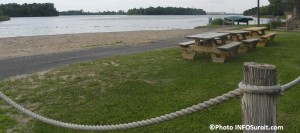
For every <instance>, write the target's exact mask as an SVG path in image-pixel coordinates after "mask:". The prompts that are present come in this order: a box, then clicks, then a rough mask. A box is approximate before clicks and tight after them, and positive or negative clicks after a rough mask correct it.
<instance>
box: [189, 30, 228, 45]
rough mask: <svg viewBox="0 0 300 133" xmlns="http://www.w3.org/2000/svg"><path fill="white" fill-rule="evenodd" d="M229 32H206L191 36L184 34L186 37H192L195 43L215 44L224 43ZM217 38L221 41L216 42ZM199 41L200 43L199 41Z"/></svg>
mask: <svg viewBox="0 0 300 133" xmlns="http://www.w3.org/2000/svg"><path fill="white" fill-rule="evenodd" d="M228 35H229V33H217V32H208V33H201V34H196V35H191V36H186V37H185V38H187V39H194V40H195V45H199V46H200V45H205V46H209V47H211V46H213V45H215V46H217V45H222V44H226V40H227V36H228ZM218 40H220V41H221V43H218ZM200 42H201V43H200Z"/></svg>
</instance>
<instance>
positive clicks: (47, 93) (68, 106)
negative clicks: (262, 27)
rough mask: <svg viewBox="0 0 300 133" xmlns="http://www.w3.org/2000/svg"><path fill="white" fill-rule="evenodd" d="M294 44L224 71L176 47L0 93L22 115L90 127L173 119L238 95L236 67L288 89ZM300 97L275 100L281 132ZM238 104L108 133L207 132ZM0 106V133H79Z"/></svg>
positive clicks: (235, 120) (295, 122)
mask: <svg viewBox="0 0 300 133" xmlns="http://www.w3.org/2000/svg"><path fill="white" fill-rule="evenodd" d="M299 38H300V33H290V32H280V33H278V34H277V37H276V38H275V42H274V43H272V44H271V45H269V46H267V47H264V48H262V47H259V48H258V49H257V50H255V51H253V52H250V53H247V54H241V55H238V56H237V57H233V58H229V60H227V62H226V63H224V64H215V63H212V62H211V59H210V56H203V55H198V56H197V58H196V59H195V60H194V61H187V60H183V59H182V57H181V52H180V50H179V48H171V49H163V50H159V51H152V52H146V53H141V54H135V55H128V56H118V57H113V58H108V59H101V60H97V61H93V62H86V63H81V64H76V65H69V66H66V67H63V68H58V69H56V70H53V71H50V72H47V73H46V74H43V75H40V74H36V75H33V76H30V77H28V78H25V79H18V80H14V81H5V82H1V83H0V88H1V89H0V90H1V91H3V92H4V93H5V94H6V95H8V96H9V97H10V98H12V99H14V100H15V101H16V102H17V103H20V104H22V105H24V106H25V107H27V108H28V109H30V110H32V111H34V112H37V113H39V114H42V115H44V116H46V117H49V118H52V119H56V120H60V121H65V122H71V123H77V124H90V125H97V124H119V123H127V122H133V121H137V120H143V119H148V118H152V117H156V116H160V115H164V114H166V113H170V112H174V111H177V110H180V109H182V108H186V107H189V106H191V105H194V104H197V103H200V102H203V101H205V100H208V99H210V98H213V97H215V96H218V95H221V94H223V93H226V92H228V91H231V90H233V89H235V88H237V85H238V83H239V82H240V81H241V80H242V64H243V62H250V61H251V62H259V63H268V64H273V65H276V66H277V71H278V73H277V75H278V79H279V82H280V83H281V84H285V83H288V82H289V81H291V80H293V79H295V78H297V77H298V76H299V75H300V54H299V53H300V45H299ZM299 96H300V86H297V87H295V88H293V89H292V90H290V91H288V92H286V93H285V94H284V95H283V96H280V97H278V102H277V106H278V107H277V112H278V125H281V126H284V131H282V132H286V133H292V132H300V104H299V103H300V98H299ZM240 104H241V103H240V99H239V98H234V99H232V100H230V101H228V102H225V103H224V104H221V105H218V106H216V107H213V108H209V109H207V110H204V111H201V112H197V113H194V114H191V115H189V116H185V117H181V118H178V119H175V120H172V121H169V122H165V123H161V124H158V125H153V126H149V127H141V128H137V129H131V130H125V131H114V132H130V133H131V132H136V133H140V132H188V133H190V132H195V133H200V132H202V133H205V132H212V131H210V130H209V125H210V124H221V125H232V126H234V125H236V124H241V123H242V119H241V105H240ZM0 105H1V108H0V122H1V124H0V132H5V131H6V130H7V129H11V128H12V127H13V126H15V125H17V126H16V128H15V129H14V131H15V132H24V133H27V132H34V133H66V132H67V133H68V132H69V133H73V132H79V133H82V131H75V130H68V129H63V128H58V127H54V126H51V125H47V124H44V123H41V122H38V121H35V120H30V121H28V117H25V116H23V115H22V114H19V113H18V112H17V111H15V110H14V109H13V108H10V107H9V106H6V104H5V103H3V102H0ZM20 121H21V124H20ZM24 121H25V122H24ZM26 121H28V122H26ZM22 122H23V124H22ZM3 123H4V124H3ZM18 123H19V124H18ZM24 123H25V124H24ZM213 132H224V131H213ZM225 132H226V131H225ZM235 132H241V131H235Z"/></svg>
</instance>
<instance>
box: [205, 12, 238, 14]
mask: <svg viewBox="0 0 300 133" xmlns="http://www.w3.org/2000/svg"><path fill="white" fill-rule="evenodd" d="M206 15H242V13H226V12H206Z"/></svg>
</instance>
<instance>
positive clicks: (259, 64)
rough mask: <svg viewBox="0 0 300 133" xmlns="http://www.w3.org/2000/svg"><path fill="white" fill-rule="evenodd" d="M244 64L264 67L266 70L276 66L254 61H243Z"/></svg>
mask: <svg viewBox="0 0 300 133" xmlns="http://www.w3.org/2000/svg"><path fill="white" fill-rule="evenodd" d="M244 66H245V67H251V68H259V69H266V70H274V69H276V66H274V65H270V64H264V63H256V62H245V63H244Z"/></svg>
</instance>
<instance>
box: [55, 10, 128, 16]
mask: <svg viewBox="0 0 300 133" xmlns="http://www.w3.org/2000/svg"><path fill="white" fill-rule="evenodd" d="M59 15H126V12H124V11H123V10H120V11H118V12H115V11H104V12H85V11H83V10H71V11H62V12H59Z"/></svg>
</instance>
